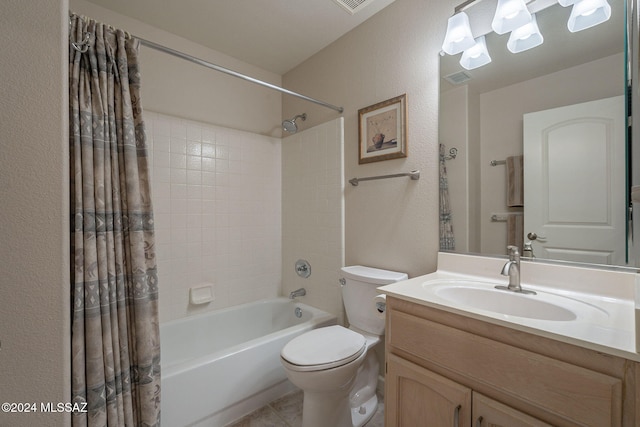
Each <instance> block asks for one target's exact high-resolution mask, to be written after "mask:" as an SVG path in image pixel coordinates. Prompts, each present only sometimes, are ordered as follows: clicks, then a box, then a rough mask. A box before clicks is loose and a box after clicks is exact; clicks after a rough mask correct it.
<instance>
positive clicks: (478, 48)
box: [460, 36, 491, 70]
mask: <svg viewBox="0 0 640 427" xmlns="http://www.w3.org/2000/svg"><path fill="white" fill-rule="evenodd" d="M475 41H476V43H475V45H473V46H472V47H470V48H469V49H467V50H465V51H464V52H463V53H462V57H461V58H460V65H462V66H463V67H464V68H466V69H467V70H473V69H474V68H478V67H482V66H483V65H487V64H488V63H489V62H491V56H489V51H488V50H487V42H486V41H485V39H484V36H480V37H478V38H477V39H476V40H475Z"/></svg>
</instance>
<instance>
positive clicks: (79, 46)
mask: <svg viewBox="0 0 640 427" xmlns="http://www.w3.org/2000/svg"><path fill="white" fill-rule="evenodd" d="M91 36H92V34H91V33H84V40H82V41H81V42H79V43H76V42H71V46H73V48H74V49H75V50H77V51H78V52H80V53H85V52H86V51H87V50H89V44H90V43H91Z"/></svg>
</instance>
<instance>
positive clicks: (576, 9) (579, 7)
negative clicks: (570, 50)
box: [567, 0, 611, 33]
mask: <svg viewBox="0 0 640 427" xmlns="http://www.w3.org/2000/svg"><path fill="white" fill-rule="evenodd" d="M609 18H611V6H610V5H609V3H607V0H580V1H577V2H576V3H575V4H574V5H573V8H572V9H571V15H570V16H569V22H567V27H568V28H569V31H571V32H572V33H575V32H577V31H581V30H586V29H587V28H591V27H593V26H596V25H598V24H602V23H603V22H605V21H607V20H609Z"/></svg>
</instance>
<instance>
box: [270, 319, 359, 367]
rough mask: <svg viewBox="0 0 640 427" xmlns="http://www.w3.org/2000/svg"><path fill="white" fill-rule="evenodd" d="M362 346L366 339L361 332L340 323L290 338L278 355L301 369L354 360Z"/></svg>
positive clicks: (334, 365) (329, 365) (333, 365)
mask: <svg viewBox="0 0 640 427" xmlns="http://www.w3.org/2000/svg"><path fill="white" fill-rule="evenodd" d="M365 349H366V339H365V337H363V336H362V335H361V334H359V333H357V332H354V331H352V330H350V329H347V328H343V327H342V326H327V327H325V328H318V329H313V330H311V331H309V332H305V333H304V334H302V335H299V336H297V337H296V338H294V339H292V340H291V341H289V342H288V343H287V345H285V346H284V348H283V349H282V352H281V353H280V355H281V356H282V358H283V359H285V360H286V361H287V362H289V363H290V364H292V365H298V366H300V367H301V368H304V370H308V369H313V368H317V369H329V368H332V367H336V366H341V365H344V364H346V363H349V362H351V361H352V360H355V359H357V358H358V356H360V355H361V354H362V352H364V351H365ZM314 370H315V369H314Z"/></svg>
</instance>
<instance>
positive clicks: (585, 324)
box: [378, 253, 640, 362]
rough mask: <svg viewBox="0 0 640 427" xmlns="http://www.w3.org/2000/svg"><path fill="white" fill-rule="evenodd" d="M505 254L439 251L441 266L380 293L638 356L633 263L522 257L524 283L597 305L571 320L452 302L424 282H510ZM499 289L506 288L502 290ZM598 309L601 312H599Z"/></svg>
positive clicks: (636, 277)
mask: <svg viewBox="0 0 640 427" xmlns="http://www.w3.org/2000/svg"><path fill="white" fill-rule="evenodd" d="M505 261H506V259H500V258H490V257H482V256H474V255H462V254H451V253H440V254H439V255H438V270H437V271H436V272H434V273H431V274H426V275H423V276H418V277H414V278H411V279H408V280H404V281H401V282H397V283H393V284H390V285H386V286H382V287H380V288H378V290H379V291H380V292H381V293H384V294H386V295H387V296H392V297H395V298H399V299H402V300H406V301H411V302H414V303H416V304H420V305H423V306H427V307H433V308H437V309H440V310H444V311H448V312H451V313H455V314H458V315H462V316H466V317H470V318H474V319H478V320H482V321H485V322H489V323H493V324H497V325H501V326H506V327H509V328H513V329H517V330H521V331H524V332H528V333H531V334H535V335H539V336H544V337H547V338H551V339H555V340H560V341H563V342H567V343H571V344H574V345H577V346H580V347H584V348H589V349H592V350H595V351H599V352H602V353H606V354H611V355H615V356H619V357H623V358H626V359H629V360H634V361H638V362H640V354H638V353H637V351H636V319H635V305H636V304H635V289H636V284H637V283H640V280H639V277H640V276H639V275H638V274H637V271H636V270H635V269H598V268H589V267H580V266H574V265H553V264H545V263H538V262H526V261H522V262H521V283H522V287H523V288H526V289H531V290H534V291H536V292H538V293H543V294H544V293H549V294H554V295H559V296H562V297H565V298H571V299H575V300H578V301H580V302H582V303H585V304H589V305H592V306H594V307H597V308H598V309H599V310H594V315H592V316H584V317H578V318H577V319H574V320H570V321H555V320H539V319H531V318H525V317H517V316H511V315H506V314H500V313H496V312H492V311H485V310H480V309H476V308H474V307H471V306H462V305H460V304H453V303H451V302H450V301H448V300H446V299H443V298H441V297H439V296H438V295H436V294H435V293H433V292H430V291H429V290H428V288H429V286H424V284H425V283H426V282H429V283H432V282H433V281H440V282H444V283H445V284H446V283H447V282H451V281H452V280H472V281H477V282H489V283H491V284H496V283H498V284H502V285H506V284H507V283H508V278H507V277H504V276H501V275H500V270H501V268H502V265H504V263H505ZM496 292H506V291H498V290H496ZM596 311H597V313H595V312H596Z"/></svg>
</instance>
